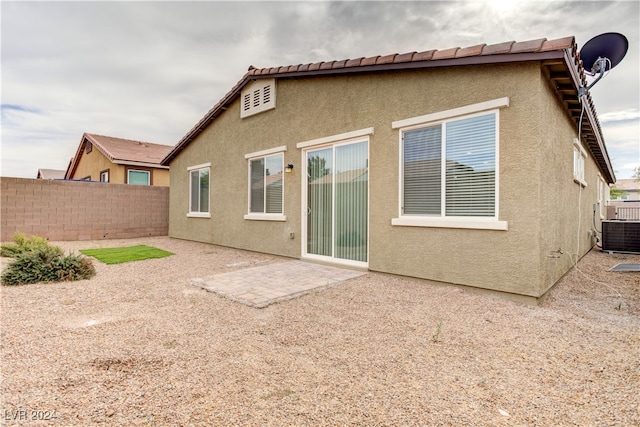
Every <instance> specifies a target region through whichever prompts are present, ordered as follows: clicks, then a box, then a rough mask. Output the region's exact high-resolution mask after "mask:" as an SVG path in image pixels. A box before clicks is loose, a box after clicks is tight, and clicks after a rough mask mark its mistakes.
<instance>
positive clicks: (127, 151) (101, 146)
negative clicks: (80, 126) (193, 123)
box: [65, 133, 173, 179]
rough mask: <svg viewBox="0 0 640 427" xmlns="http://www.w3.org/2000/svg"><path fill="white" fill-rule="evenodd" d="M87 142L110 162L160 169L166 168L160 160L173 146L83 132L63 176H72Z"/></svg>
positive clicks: (68, 177)
mask: <svg viewBox="0 0 640 427" xmlns="http://www.w3.org/2000/svg"><path fill="white" fill-rule="evenodd" d="M87 144H92V146H93V147H95V148H96V149H97V150H99V151H100V152H101V153H102V154H104V156H105V157H106V158H108V159H109V160H110V161H111V162H112V163H115V164H120V165H133V166H146V167H153V168H161V169H168V167H167V166H164V165H162V164H161V161H162V159H163V158H164V157H165V156H166V155H167V154H168V153H169V152H170V151H171V149H172V148H173V147H172V146H171V145H162V144H154V143H152V142H143V141H134V140H131V139H124V138H114V137H112V136H104V135H95V134H90V133H84V134H83V135H82V139H81V140H80V144H79V145H78V150H77V151H76V155H75V156H74V157H73V159H72V160H71V163H70V164H69V168H68V169H67V173H66V175H65V178H67V179H70V178H71V177H72V176H73V173H74V172H75V170H76V167H77V166H78V162H79V161H80V157H81V156H82V153H83V150H85V147H86V146H87Z"/></svg>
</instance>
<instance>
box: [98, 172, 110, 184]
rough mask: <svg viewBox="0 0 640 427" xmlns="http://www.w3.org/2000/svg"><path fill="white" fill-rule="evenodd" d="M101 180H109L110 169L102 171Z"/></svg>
mask: <svg viewBox="0 0 640 427" xmlns="http://www.w3.org/2000/svg"><path fill="white" fill-rule="evenodd" d="M103 178H104V179H103ZM100 182H109V169H107V170H104V171H102V172H100Z"/></svg>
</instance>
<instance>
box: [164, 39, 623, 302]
mask: <svg viewBox="0 0 640 427" xmlns="http://www.w3.org/2000/svg"><path fill="white" fill-rule="evenodd" d="M585 84H586V79H585V74H584V70H583V66H582V63H581V61H580V58H579V53H578V48H577V45H576V43H575V40H574V38H573V37H566V38H562V39H556V40H546V39H539V40H531V41H525V42H511V41H510V42H506V43H500V44H494V45H485V44H480V45H477V46H471V47H467V48H453V49H445V50H429V51H424V52H410V53H405V54H391V55H386V56H374V57H368V58H357V59H346V60H340V61H330V62H320V63H314V64H299V65H291V66H280V67H275V68H254V67H250V68H249V70H248V72H247V73H246V74H245V75H244V76H243V77H242V79H241V80H240V81H239V82H238V83H237V84H236V85H235V86H234V87H233V88H232V89H231V90H230V91H229V92H228V93H227V94H226V95H225V96H224V97H223V98H222V99H221V100H220V101H219V102H218V103H217V104H216V105H215V106H214V107H213V108H212V109H211V110H210V111H208V112H207V113H206V114H205V115H204V117H203V118H202V119H201V120H200V121H199V122H198V123H197V124H196V125H195V126H194V127H193V128H192V129H191V130H189V131H188V132H187V134H186V135H185V136H184V137H183V138H182V139H181V140H180V141H179V142H178V143H177V144H176V146H175V147H174V148H173V149H172V150H171V151H170V152H169V153H168V154H167V156H166V157H165V158H164V160H162V164H163V165H165V166H168V165H170V166H171V191H170V216H169V217H170V222H169V224H170V225H169V235H170V236H172V237H176V238H181V239H188V240H195V241H202V242H208V243H213V244H217V245H224V246H230V247H235V248H241V249H247V250H252V251H259V252H265V253H271V254H277V255H282V256H287V257H293V258H300V259H304V260H312V261H318V262H328V263H333V264H338V265H347V266H353V267H360V268H366V269H369V270H371V271H376V272H384V273H392V274H398V275H405V276H413V277H417V278H424V279H430V280H434V281H439V282H445V283H453V284H458V285H465V286H471V287H475V288H482V289H489V290H492V291H499V292H505V293H509V294H513V295H516V296H518V297H519V298H520V297H522V298H524V299H535V298H539V297H541V296H542V295H544V294H545V293H546V292H547V291H548V290H549V289H550V288H551V287H552V286H553V285H554V283H556V282H557V281H558V280H559V279H560V278H561V277H562V275H563V274H565V273H566V272H567V271H568V270H569V269H570V268H571V266H572V264H573V261H572V259H573V260H575V259H576V257H577V258H579V257H581V256H583V255H584V254H585V253H586V252H587V251H589V249H591V248H592V247H593V245H594V244H595V237H596V234H595V233H596V231H595V227H594V224H595V225H598V224H599V221H600V220H601V219H602V218H603V217H604V215H605V213H604V212H603V213H602V214H601V215H595V213H594V211H593V205H594V204H599V205H600V206H602V205H604V198H603V197H604V196H603V195H604V190H605V188H606V187H607V185H608V184H610V183H613V182H615V175H614V172H613V169H612V166H611V161H610V159H609V156H608V154H607V150H606V148H605V144H604V139H603V135H602V132H601V130H600V129H601V128H600V124H599V122H598V118H597V115H596V111H595V107H594V105H593V101H592V99H591V95H590V94H589V93H587V94H586V95H585V96H584V97H583V103H581V102H580V101H579V99H578V96H577V91H578V88H579V87H581V86H585ZM583 106H584V114H581V112H582V111H581V109H582V107H583ZM581 117H582V124H581V126H579V121H580V120H581ZM283 170H284V171H285V172H284V173H282V171H283ZM275 176H277V177H278V179H277V183H278V184H277V188H276V187H274V186H271V185H270V182H271V183H274V182H276V180H275V179H273V180H271V181H270V177H275ZM598 229H600V228H599V227H598Z"/></svg>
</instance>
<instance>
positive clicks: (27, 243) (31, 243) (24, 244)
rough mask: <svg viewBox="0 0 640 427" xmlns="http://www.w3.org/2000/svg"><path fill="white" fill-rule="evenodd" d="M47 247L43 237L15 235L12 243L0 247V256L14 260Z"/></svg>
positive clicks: (47, 243)
mask: <svg viewBox="0 0 640 427" xmlns="http://www.w3.org/2000/svg"><path fill="white" fill-rule="evenodd" d="M48 246H49V242H48V241H47V239H45V238H44V237H40V236H35V235H34V236H29V237H27V236H26V235H25V234H24V233H15V234H14V235H13V242H7V243H3V244H2V246H0V256H3V257H9V258H15V257H17V256H18V255H20V254H23V253H27V252H33V251H34V250H36V249H40V248H45V247H48Z"/></svg>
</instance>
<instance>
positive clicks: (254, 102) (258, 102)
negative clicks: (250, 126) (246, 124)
mask: <svg viewBox="0 0 640 427" xmlns="http://www.w3.org/2000/svg"><path fill="white" fill-rule="evenodd" d="M241 99H242V108H241V109H240V117H242V118H244V117H249V116H252V115H254V114H258V113H261V112H263V111H267V110H271V109H273V108H276V81H275V79H268V80H256V81H254V82H251V83H249V84H248V85H247V86H246V87H245V88H244V90H243V91H242V94H241Z"/></svg>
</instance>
